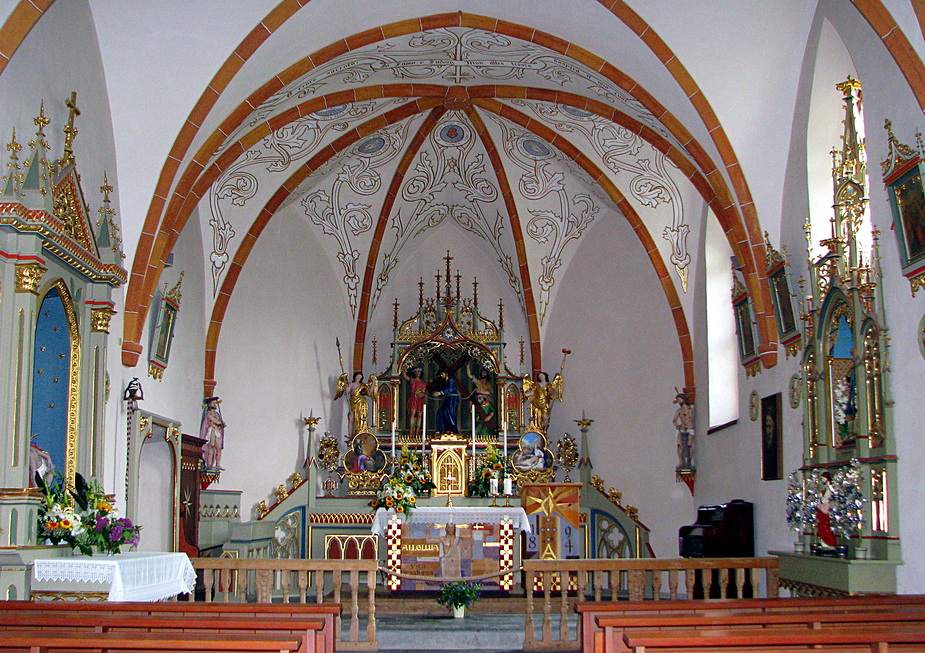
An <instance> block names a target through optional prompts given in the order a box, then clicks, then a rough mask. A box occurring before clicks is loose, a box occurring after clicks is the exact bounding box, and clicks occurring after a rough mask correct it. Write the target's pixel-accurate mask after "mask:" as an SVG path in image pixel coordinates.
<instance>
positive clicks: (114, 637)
mask: <svg viewBox="0 0 925 653" xmlns="http://www.w3.org/2000/svg"><path fill="white" fill-rule="evenodd" d="M79 650H88V651H103V653H105V652H106V651H110V650H118V651H196V652H197V653H229V652H232V651H242V652H248V653H257V652H263V651H273V652H278V653H293V652H295V653H311V652H312V651H313V650H314V649H313V647H312V646H311V640H310V639H309V640H302V638H300V637H292V636H289V637H285V636H273V635H261V634H247V635H245V634H241V633H238V634H233V635H226V634H223V633H73V632H67V631H53V630H48V631H45V630H41V629H39V630H33V631H20V630H6V629H3V630H0V651H3V652H4V653H14V652H16V653H18V652H19V651H28V653H54V652H55V651H79Z"/></svg>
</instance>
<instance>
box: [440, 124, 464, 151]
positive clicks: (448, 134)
mask: <svg viewBox="0 0 925 653" xmlns="http://www.w3.org/2000/svg"><path fill="white" fill-rule="evenodd" d="M468 140H469V128H468V127H466V126H465V125H463V124H462V123H458V122H446V123H443V124H442V125H441V126H440V129H438V130H437V141H438V142H440V143H441V144H442V145H449V146H458V145H462V144H464V143H466V142H468Z"/></svg>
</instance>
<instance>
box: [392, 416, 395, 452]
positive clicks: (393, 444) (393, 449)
mask: <svg viewBox="0 0 925 653" xmlns="http://www.w3.org/2000/svg"><path fill="white" fill-rule="evenodd" d="M395 421H396V420H394V419H393V420H392V460H395Z"/></svg>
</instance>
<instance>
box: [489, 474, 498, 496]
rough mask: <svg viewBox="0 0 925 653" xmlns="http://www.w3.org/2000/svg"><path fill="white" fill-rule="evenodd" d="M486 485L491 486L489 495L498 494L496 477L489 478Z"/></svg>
mask: <svg viewBox="0 0 925 653" xmlns="http://www.w3.org/2000/svg"><path fill="white" fill-rule="evenodd" d="M488 485H489V487H490V488H491V489H490V490H489V491H490V493H491V495H492V496H496V495H497V494H498V479H496V478H493V479H491V480H490V481H488Z"/></svg>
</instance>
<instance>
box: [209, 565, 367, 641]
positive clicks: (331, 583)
mask: <svg viewBox="0 0 925 653" xmlns="http://www.w3.org/2000/svg"><path fill="white" fill-rule="evenodd" d="M192 562H193V566H194V567H195V568H196V571H197V574H198V575H200V577H201V580H202V585H203V587H204V588H205V595H204V600H205V601H209V602H221V603H232V602H237V603H240V602H256V603H271V602H275V601H277V600H279V601H282V602H283V603H290V602H296V601H297V602H298V603H308V602H309V601H311V602H314V603H325V602H331V603H341V604H342V605H343V606H344V609H343V611H342V615H343V616H342V615H337V617H336V618H335V622H334V625H335V633H337V635H338V637H339V641H338V642H337V648H338V650H350V651H374V650H377V649H378V644H377V642H376V593H375V592H376V569H377V561H376V560H302V559H267V558H192ZM364 594H365V597H366V598H365V603H366V605H365V610H364V612H365V617H366V638H365V639H362V640H361V639H360V607H361V601H363V600H364V599H363V598H362V597H363V596H364ZM343 618H347V619H349V622H348V626H349V627H348V629H346V630H345V629H344V628H343V624H342V619H343Z"/></svg>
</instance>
